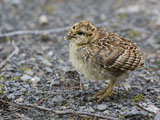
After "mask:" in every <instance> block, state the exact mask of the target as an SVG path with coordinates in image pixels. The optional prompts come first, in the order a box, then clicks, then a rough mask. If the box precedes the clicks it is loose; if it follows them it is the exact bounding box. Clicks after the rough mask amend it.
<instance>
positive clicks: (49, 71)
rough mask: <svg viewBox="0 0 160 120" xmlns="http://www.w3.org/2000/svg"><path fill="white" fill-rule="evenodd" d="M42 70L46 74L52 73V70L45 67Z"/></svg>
mask: <svg viewBox="0 0 160 120" xmlns="http://www.w3.org/2000/svg"><path fill="white" fill-rule="evenodd" d="M44 69H45V71H46V72H48V73H52V72H53V70H52V69H51V68H49V67H45V68H44Z"/></svg>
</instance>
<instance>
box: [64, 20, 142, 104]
mask: <svg viewBox="0 0 160 120" xmlns="http://www.w3.org/2000/svg"><path fill="white" fill-rule="evenodd" d="M65 39H66V40H69V41H70V50H69V54H70V62H71V63H72V65H73V66H74V67H75V68H76V69H77V70H79V71H80V72H82V73H83V74H84V76H85V78H86V79H89V80H108V79H109V80H110V82H109V84H108V87H106V88H105V89H104V90H101V91H99V92H98V93H96V94H95V95H94V96H93V97H94V98H97V99H98V102H100V101H101V100H103V99H104V97H106V96H110V95H112V94H113V93H114V92H113V88H114V86H115V84H116V82H117V81H122V80H123V79H125V77H126V76H127V75H128V73H129V71H133V70H135V69H136V68H140V67H142V66H143V64H144V61H143V57H142V54H141V52H140V49H139V48H138V47H137V46H136V44H135V43H134V42H132V41H130V40H128V39H126V38H123V37H120V36H118V35H117V34H115V33H112V32H108V31H105V30H102V29H98V28H97V27H96V26H94V25H93V24H92V23H91V22H88V21H81V22H78V23H75V24H74V25H73V26H72V27H71V29H70V31H69V33H68V35H66V36H65Z"/></svg>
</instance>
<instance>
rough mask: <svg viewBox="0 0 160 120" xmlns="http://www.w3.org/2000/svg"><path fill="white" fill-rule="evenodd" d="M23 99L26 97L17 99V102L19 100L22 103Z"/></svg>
mask: <svg viewBox="0 0 160 120" xmlns="http://www.w3.org/2000/svg"><path fill="white" fill-rule="evenodd" d="M23 101H24V98H22V97H20V98H18V99H16V102H18V103H21V102H23Z"/></svg>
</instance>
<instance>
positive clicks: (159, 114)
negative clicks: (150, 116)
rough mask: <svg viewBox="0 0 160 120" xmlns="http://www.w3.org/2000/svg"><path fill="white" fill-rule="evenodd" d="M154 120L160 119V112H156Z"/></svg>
mask: <svg viewBox="0 0 160 120" xmlns="http://www.w3.org/2000/svg"><path fill="white" fill-rule="evenodd" d="M154 120H160V112H159V113H157V114H156V116H155V117H154Z"/></svg>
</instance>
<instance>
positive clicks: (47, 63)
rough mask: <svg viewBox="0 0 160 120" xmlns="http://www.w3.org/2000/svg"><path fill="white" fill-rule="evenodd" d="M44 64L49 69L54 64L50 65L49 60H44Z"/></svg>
mask: <svg viewBox="0 0 160 120" xmlns="http://www.w3.org/2000/svg"><path fill="white" fill-rule="evenodd" d="M42 63H43V64H45V65H46V66H48V67H50V66H52V63H50V62H49V61H48V60H47V59H43V61H42Z"/></svg>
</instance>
